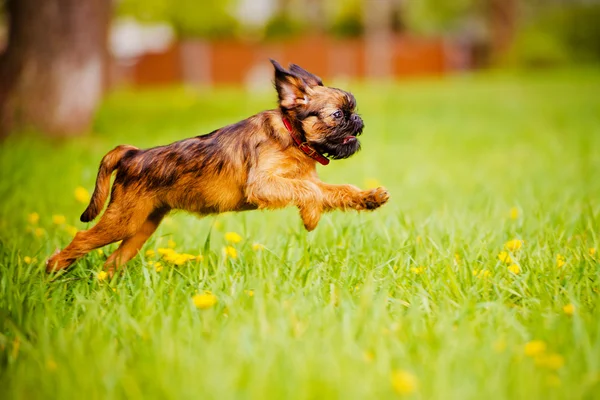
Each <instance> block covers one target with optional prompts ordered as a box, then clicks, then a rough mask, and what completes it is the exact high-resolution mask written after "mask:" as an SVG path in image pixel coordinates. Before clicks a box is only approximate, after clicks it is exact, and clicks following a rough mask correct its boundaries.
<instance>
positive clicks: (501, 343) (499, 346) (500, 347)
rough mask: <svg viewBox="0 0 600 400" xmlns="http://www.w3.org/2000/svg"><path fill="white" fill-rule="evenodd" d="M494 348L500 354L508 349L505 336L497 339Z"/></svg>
mask: <svg viewBox="0 0 600 400" xmlns="http://www.w3.org/2000/svg"><path fill="white" fill-rule="evenodd" d="M492 348H493V349H494V351H495V352H496V353H498V354H500V353H502V352H504V350H506V340H504V339H503V338H501V339H498V340H496V341H495V342H494V344H493V345H492Z"/></svg>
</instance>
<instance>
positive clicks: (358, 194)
mask: <svg viewBox="0 0 600 400" xmlns="http://www.w3.org/2000/svg"><path fill="white" fill-rule="evenodd" d="M314 182H315V183H316V184H317V185H318V186H319V188H320V189H321V191H322V192H323V208H324V210H325V211H332V210H336V209H342V210H347V209H354V210H358V211H362V210H374V209H376V208H379V207H381V206H382V205H384V204H385V203H386V202H387V201H388V200H389V198H390V195H389V193H388V191H387V189H386V188H383V187H378V188H376V189H372V190H360V189H359V188H357V187H356V186H353V185H330V184H328V183H324V182H321V181H318V180H315V181H314Z"/></svg>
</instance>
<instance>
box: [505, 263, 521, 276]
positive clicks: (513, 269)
mask: <svg viewBox="0 0 600 400" xmlns="http://www.w3.org/2000/svg"><path fill="white" fill-rule="evenodd" d="M508 270H509V271H510V272H512V273H513V274H515V275H518V274H519V272H521V267H519V266H518V265H517V264H512V265H511V266H509V267H508Z"/></svg>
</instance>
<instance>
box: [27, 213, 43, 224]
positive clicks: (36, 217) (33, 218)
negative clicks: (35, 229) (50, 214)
mask: <svg viewBox="0 0 600 400" xmlns="http://www.w3.org/2000/svg"><path fill="white" fill-rule="evenodd" d="M39 220H40V215H39V214H38V213H36V212H33V213H31V214H29V215H28V216H27V222H29V223H30V224H31V225H36V224H37V223H38V222H39Z"/></svg>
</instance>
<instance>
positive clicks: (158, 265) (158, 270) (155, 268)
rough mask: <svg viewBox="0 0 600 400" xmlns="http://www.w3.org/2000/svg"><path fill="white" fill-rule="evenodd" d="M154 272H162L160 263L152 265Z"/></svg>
mask: <svg viewBox="0 0 600 400" xmlns="http://www.w3.org/2000/svg"><path fill="white" fill-rule="evenodd" d="M154 270H155V271H156V272H160V271H162V270H163V265H162V264H161V263H159V262H158V261H157V262H155V263H154Z"/></svg>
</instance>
